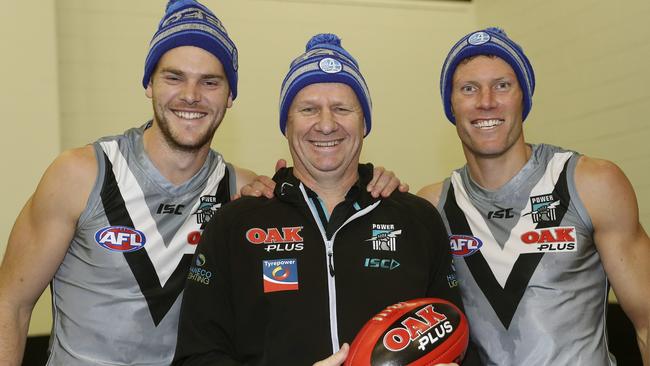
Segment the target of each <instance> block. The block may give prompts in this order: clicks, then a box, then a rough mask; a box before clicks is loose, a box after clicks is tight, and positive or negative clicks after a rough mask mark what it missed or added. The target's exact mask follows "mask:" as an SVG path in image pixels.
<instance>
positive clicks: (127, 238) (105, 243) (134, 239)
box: [95, 226, 147, 253]
mask: <svg viewBox="0 0 650 366" xmlns="http://www.w3.org/2000/svg"><path fill="white" fill-rule="evenodd" d="M95 241H96V242H97V244H99V245H101V246H102V247H104V248H106V249H108V250H112V251H114V252H123V253H127V252H134V251H136V250H139V249H141V248H143V247H144V244H145V243H146V242H147V238H146V237H145V236H144V233H143V232H142V231H140V230H135V229H132V228H130V227H126V226H108V227H105V228H103V229H99V230H97V232H96V233H95Z"/></svg>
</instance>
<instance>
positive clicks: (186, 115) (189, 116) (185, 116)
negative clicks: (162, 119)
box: [174, 111, 206, 119]
mask: <svg viewBox="0 0 650 366" xmlns="http://www.w3.org/2000/svg"><path fill="white" fill-rule="evenodd" d="M174 114H175V115H176V116H178V117H180V118H182V119H199V118H202V117H204V116H205V115H206V113H200V112H184V111H174Z"/></svg>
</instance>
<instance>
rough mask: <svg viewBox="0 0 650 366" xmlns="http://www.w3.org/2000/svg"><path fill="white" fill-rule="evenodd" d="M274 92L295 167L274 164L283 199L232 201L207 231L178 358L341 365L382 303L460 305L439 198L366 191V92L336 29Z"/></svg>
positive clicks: (319, 39)
mask: <svg viewBox="0 0 650 366" xmlns="http://www.w3.org/2000/svg"><path fill="white" fill-rule="evenodd" d="M280 99H281V100H280V129H281V131H282V132H283V133H284V134H285V136H286V137H287V140H288V142H289V148H290V151H291V155H292V158H293V162H294V167H293V168H286V169H281V170H280V171H278V172H277V173H276V175H275V177H274V178H273V179H274V180H275V181H276V183H277V185H276V188H275V198H273V199H264V198H243V199H240V200H238V201H235V202H233V203H231V204H230V205H228V206H226V207H224V208H223V209H221V210H220V211H219V212H218V213H217V215H218V216H219V219H217V220H212V221H211V224H210V225H209V226H208V228H207V229H206V230H205V232H204V234H203V239H202V241H201V243H200V244H199V247H198V249H197V252H196V255H195V257H194V260H193V265H192V267H191V268H190V274H189V277H188V282H187V285H186V289H185V295H184V296H185V297H184V301H183V305H182V310H181V320H180V325H179V340H178V346H177V350H176V356H175V362H174V364H178V365H181V364H183V365H204V364H206V365H207V364H210V365H239V364H247V365H309V364H312V363H314V362H315V361H318V360H321V359H324V358H327V359H326V360H324V361H322V363H321V364H327V365H340V364H341V363H342V362H343V361H344V360H345V357H346V355H347V350H348V346H347V345H345V344H344V342H351V341H352V340H353V338H354V337H355V335H356V333H357V332H358V331H359V330H360V329H361V327H362V326H363V325H364V323H365V322H366V321H368V320H369V319H370V318H371V317H372V316H373V315H375V314H376V313H377V312H379V311H381V310H382V309H383V308H385V307H386V306H388V305H391V304H393V303H396V302H399V301H403V300H409V299H414V298H420V297H440V298H445V299H449V300H451V301H452V302H454V303H456V304H458V305H460V296H459V292H458V289H457V288H456V287H455V286H456V282H455V279H454V278H455V277H454V273H453V270H452V266H451V256H450V253H449V246H448V243H449V240H448V236H447V232H446V230H445V227H444V225H443V223H442V221H441V218H440V216H439V214H438V213H437V211H436V210H435V209H434V208H433V206H431V205H430V204H428V203H427V202H426V201H425V200H423V199H421V198H419V197H416V196H414V195H412V194H408V193H401V192H395V193H393V194H392V195H391V196H390V197H389V198H385V199H376V198H373V197H372V196H371V195H370V194H369V193H367V191H366V190H365V188H364V187H365V185H366V184H367V183H368V182H369V181H370V179H371V178H372V165H370V164H365V165H364V164H359V155H360V153H361V147H362V145H363V138H364V137H365V135H367V134H368V133H369V132H370V128H371V115H370V109H371V101H370V96H369V94H368V88H367V86H366V83H365V80H364V79H363V77H362V76H361V73H360V72H359V68H358V64H357V62H356V60H355V59H354V58H353V57H352V56H351V55H350V54H349V53H348V52H347V51H346V50H345V49H343V48H342V47H341V44H340V39H338V37H336V36H335V35H332V34H319V35H317V36H314V37H313V38H312V39H311V40H310V41H309V43H308V44H307V52H306V53H305V54H303V55H301V56H299V57H298V58H296V59H295V60H294V61H293V62H292V64H291V66H290V70H289V73H288V75H287V77H286V78H285V80H284V82H283V85H282V90H281V95H280ZM342 343H343V344H344V345H343V347H340V345H341V344H342ZM332 354H334V355H332ZM330 355H332V356H330ZM467 361H469V362H466V363H465V365H469V364H470V363H471V361H470V360H467Z"/></svg>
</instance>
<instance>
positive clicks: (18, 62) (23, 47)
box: [0, 0, 59, 333]
mask: <svg viewBox="0 0 650 366" xmlns="http://www.w3.org/2000/svg"><path fill="white" fill-rule="evenodd" d="M25 19H29V22H25ZM55 30H56V29H55V16H54V1H53V0H48V1H42V2H40V3H39V6H34V4H32V3H28V2H20V1H10V2H6V3H4V4H3V7H2V11H1V12H0V34H1V35H2V36H0V37H1V38H2V57H0V69H2V70H4V74H3V88H2V89H0V110H2V111H3V115H4V117H3V122H2V130H3V134H4V136H3V139H2V144H0V168H1V171H2V177H3V178H2V189H1V190H0V195H1V199H0V201H1V202H2V206H3V209H2V211H0V257H2V256H4V252H5V247H6V242H7V238H8V237H9V232H10V231H11V227H12V226H13V222H14V219H15V218H16V215H17V214H18V212H19V211H20V209H21V208H22V207H23V205H24V204H25V202H26V201H27V199H28V198H29V196H30V195H31V193H32V191H33V190H34V189H35V188H36V184H37V183H38V181H39V179H40V176H41V174H42V173H43V171H44V170H45V168H46V167H47V166H48V165H49V163H50V162H51V161H52V159H53V158H54V157H55V156H56V154H57V153H58V151H59V104H58V89H57V67H56V52H57V50H56V33H55ZM49 302H50V301H49V292H47V291H46V295H45V296H43V299H42V301H40V302H39V303H38V305H37V307H36V312H35V314H34V315H33V316H32V323H33V326H32V327H31V328H30V331H31V332H32V333H48V332H49V330H50V329H49V318H50V315H49Z"/></svg>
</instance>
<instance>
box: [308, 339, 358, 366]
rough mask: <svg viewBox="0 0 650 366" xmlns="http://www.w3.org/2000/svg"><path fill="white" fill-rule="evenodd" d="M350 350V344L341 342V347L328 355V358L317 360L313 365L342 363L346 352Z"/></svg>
mask: <svg viewBox="0 0 650 366" xmlns="http://www.w3.org/2000/svg"><path fill="white" fill-rule="evenodd" d="M349 351H350V346H349V345H348V344H347V343H343V345H342V346H341V348H340V349H339V350H338V351H336V353H335V354H333V355H331V356H329V357H328V358H326V359H324V360H322V361H318V362H316V363H315V364H314V366H339V365H343V362H345V359H346V358H347V357H348V352H349Z"/></svg>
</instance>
